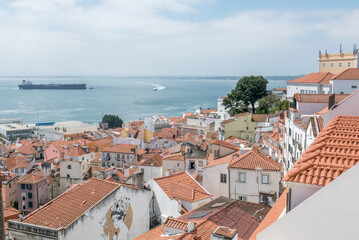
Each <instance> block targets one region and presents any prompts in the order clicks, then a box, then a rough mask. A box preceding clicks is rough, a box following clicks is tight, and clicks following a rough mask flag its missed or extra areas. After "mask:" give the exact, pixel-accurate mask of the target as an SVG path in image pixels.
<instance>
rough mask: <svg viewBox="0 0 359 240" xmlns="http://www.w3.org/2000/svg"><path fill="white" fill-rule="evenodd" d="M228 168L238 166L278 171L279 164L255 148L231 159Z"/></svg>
mask: <svg viewBox="0 0 359 240" xmlns="http://www.w3.org/2000/svg"><path fill="white" fill-rule="evenodd" d="M228 168H240V169H250V170H255V169H257V168H261V169H262V170H267V171H279V170H280V168H279V164H278V163H277V162H275V161H273V160H272V159H270V158H269V157H268V156H266V155H264V154H263V153H261V152H259V151H258V149H257V148H253V149H252V150H251V151H249V152H247V153H245V154H243V155H241V156H239V157H237V158H235V159H233V160H232V161H231V163H230V164H229V165H228Z"/></svg>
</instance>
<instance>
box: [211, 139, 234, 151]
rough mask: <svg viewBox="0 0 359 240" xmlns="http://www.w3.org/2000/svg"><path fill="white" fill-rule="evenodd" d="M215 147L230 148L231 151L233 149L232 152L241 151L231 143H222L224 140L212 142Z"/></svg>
mask: <svg viewBox="0 0 359 240" xmlns="http://www.w3.org/2000/svg"><path fill="white" fill-rule="evenodd" d="M212 144H213V145H218V146H222V147H225V148H229V149H232V150H236V151H238V150H239V147H237V146H235V145H233V144H231V143H229V142H226V141H222V140H218V139H217V140H214V141H213V142H212Z"/></svg>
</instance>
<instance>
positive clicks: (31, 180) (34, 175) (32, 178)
mask: <svg viewBox="0 0 359 240" xmlns="http://www.w3.org/2000/svg"><path fill="white" fill-rule="evenodd" d="M46 180H47V178H46V177H45V176H42V175H41V172H40V171H32V172H30V173H28V174H25V175H24V176H23V177H22V178H20V179H19V181H18V183H25V184H35V183H38V182H41V181H46Z"/></svg>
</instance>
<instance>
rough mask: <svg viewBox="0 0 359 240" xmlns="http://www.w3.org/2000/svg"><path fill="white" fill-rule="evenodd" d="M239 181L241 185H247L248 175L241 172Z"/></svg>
mask: <svg viewBox="0 0 359 240" xmlns="http://www.w3.org/2000/svg"><path fill="white" fill-rule="evenodd" d="M238 181H239V182H241V183H245V182H246V173H244V172H240V173H239V175H238Z"/></svg>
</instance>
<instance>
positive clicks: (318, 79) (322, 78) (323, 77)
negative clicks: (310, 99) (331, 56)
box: [287, 72, 333, 83]
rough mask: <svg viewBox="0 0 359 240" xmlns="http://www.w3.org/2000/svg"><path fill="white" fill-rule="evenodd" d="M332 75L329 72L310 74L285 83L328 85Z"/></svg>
mask: <svg viewBox="0 0 359 240" xmlns="http://www.w3.org/2000/svg"><path fill="white" fill-rule="evenodd" d="M332 77H333V74H331V73H329V72H321V73H310V74H308V75H305V76H302V77H299V78H296V79H293V80H290V81H287V83H329V81H330V79H331V78H332Z"/></svg>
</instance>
